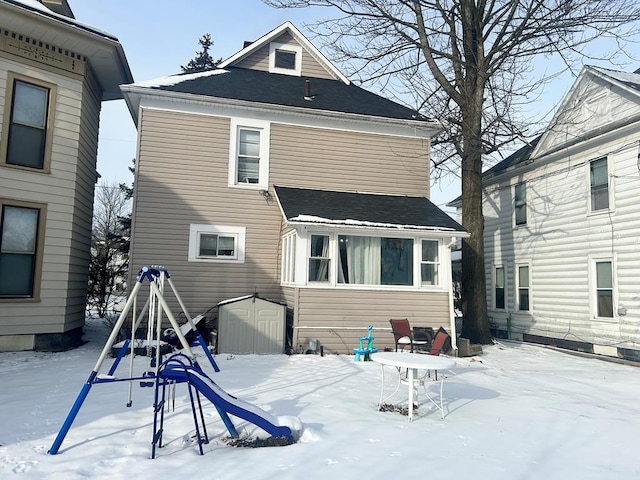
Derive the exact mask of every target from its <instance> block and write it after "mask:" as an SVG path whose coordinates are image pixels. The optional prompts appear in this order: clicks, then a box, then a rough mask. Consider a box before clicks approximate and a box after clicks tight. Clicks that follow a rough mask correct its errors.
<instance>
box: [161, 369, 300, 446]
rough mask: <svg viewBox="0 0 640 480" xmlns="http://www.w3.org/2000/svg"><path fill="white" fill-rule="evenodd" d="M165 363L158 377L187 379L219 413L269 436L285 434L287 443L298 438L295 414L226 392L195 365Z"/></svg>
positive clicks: (298, 420) (298, 424)
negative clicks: (284, 414)
mask: <svg viewBox="0 0 640 480" xmlns="http://www.w3.org/2000/svg"><path fill="white" fill-rule="evenodd" d="M168 363H169V364H168V365H167V366H166V367H165V368H163V369H161V370H160V372H159V376H160V377H161V378H164V379H167V380H175V381H176V382H188V383H189V384H191V385H192V386H193V387H194V388H196V389H197V390H198V391H199V392H200V393H202V395H204V396H205V397H206V398H207V399H208V400H209V401H210V402H211V403H212V404H213V405H214V406H215V407H216V408H217V409H218V411H219V412H225V413H228V414H231V415H233V416H235V417H238V418H242V419H243V420H246V421H247V422H249V423H252V424H254V425H256V426H258V427H260V428H261V429H262V430H264V431H265V432H267V433H268V434H270V435H271V436H272V437H276V438H277V437H286V438H287V439H288V440H289V441H290V442H295V441H296V440H297V439H298V437H299V435H300V429H301V426H302V424H301V422H300V419H298V418H297V417H276V416H274V415H271V414H270V413H268V412H265V411H264V410H262V409H261V408H259V407H257V406H255V405H252V404H251V403H248V402H245V401H243V400H240V399H238V398H236V397H234V396H232V395H229V394H228V393H227V392H225V391H224V390H223V389H222V388H220V387H219V386H218V385H217V384H216V383H215V382H214V381H213V380H211V378H209V377H208V376H207V375H206V374H205V373H204V372H203V371H202V370H200V368H199V367H198V366H186V365H179V364H178V365H176V364H171V362H168ZM223 420H224V418H223ZM225 423H226V422H225ZM284 423H291V424H292V427H293V428H291V427H290V426H288V425H284ZM227 428H228V426H227Z"/></svg>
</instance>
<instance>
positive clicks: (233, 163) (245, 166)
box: [229, 119, 271, 190]
mask: <svg viewBox="0 0 640 480" xmlns="http://www.w3.org/2000/svg"><path fill="white" fill-rule="evenodd" d="M270 134H271V132H270V124H269V122H263V121H256V120H242V119H232V120H231V145H230V147H229V186H238V187H248V188H258V189H261V190H266V189H267V188H268V187H269V137H270Z"/></svg>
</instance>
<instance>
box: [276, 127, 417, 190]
mask: <svg viewBox="0 0 640 480" xmlns="http://www.w3.org/2000/svg"><path fill="white" fill-rule="evenodd" d="M300 172H304V175H300ZM271 180H272V181H271V183H272V184H275V185H283V186H295V187H300V188H321V189H333V190H345V191H354V190H357V191H360V192H369V193H383V194H404V195H424V196H428V194H429V140H428V139H422V138H407V137H392V136H389V135H375V134H367V133H359V132H345V131H340V130H329V129H319V128H308V127H298V126H293V125H281V124H272V126H271Z"/></svg>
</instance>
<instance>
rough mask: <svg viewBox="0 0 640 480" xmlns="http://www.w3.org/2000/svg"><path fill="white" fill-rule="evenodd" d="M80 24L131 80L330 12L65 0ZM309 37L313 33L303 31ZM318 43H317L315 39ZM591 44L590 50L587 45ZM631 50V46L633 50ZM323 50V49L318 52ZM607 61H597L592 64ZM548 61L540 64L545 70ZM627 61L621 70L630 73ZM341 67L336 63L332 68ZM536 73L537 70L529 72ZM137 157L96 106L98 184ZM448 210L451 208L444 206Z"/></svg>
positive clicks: (123, 112)
mask: <svg viewBox="0 0 640 480" xmlns="http://www.w3.org/2000/svg"><path fill="white" fill-rule="evenodd" d="M69 2H70V4H71V8H72V9H73V12H74V14H75V16H76V19H77V20H78V21H81V22H83V23H87V24H90V25H93V26H95V27H97V28H99V29H101V30H105V31H107V32H109V33H111V34H113V35H115V36H116V37H118V38H119V39H120V42H121V43H122V45H123V47H124V51H125V54H126V56H127V59H128V61H129V66H130V67H131V71H132V73H133V77H134V80H135V81H136V82H140V81H145V80H151V79H153V78H157V77H162V76H166V75H170V74H173V73H178V72H180V65H184V64H185V63H187V62H188V61H189V60H190V59H191V58H193V57H194V56H195V53H196V51H197V50H199V49H200V46H199V45H198V39H199V38H200V37H201V36H202V35H203V34H205V33H210V34H211V37H212V39H213V41H214V47H213V49H212V51H211V54H212V56H213V57H214V58H220V57H222V58H227V57H228V56H230V55H232V54H234V53H236V52H237V51H238V50H240V49H241V48H242V46H243V42H244V41H245V40H255V39H257V38H259V37H260V36H262V35H264V34H265V33H267V32H269V31H270V30H272V29H273V28H275V27H277V26H278V25H280V24H282V23H283V22H285V21H287V20H290V21H291V22H293V23H294V24H295V25H296V26H297V27H298V28H299V29H300V30H301V31H302V33H303V34H305V35H308V36H309V31H308V30H307V29H306V28H305V25H304V24H305V22H307V23H309V22H313V21H315V20H319V19H322V18H326V17H328V16H330V13H331V12H330V11H329V10H327V9H322V8H305V9H287V10H282V9H274V8H271V7H268V6H266V5H265V4H264V3H263V2H262V1H261V0H182V1H179V2H178V1H175V0H173V1H171V0H69ZM309 39H310V40H311V41H312V42H313V38H311V37H310V36H309ZM316 46H319V45H318V44H317V43H316ZM593 48H596V47H593ZM634 50H635V48H634ZM323 53H325V54H328V52H323ZM591 63H592V64H599V65H601V66H605V67H606V66H609V67H610V68H616V67H611V66H610V65H607V64H606V63H603V62H591ZM547 66H548V62H547V61H544V62H540V68H546V67H547ZM638 66H640V64H638V63H633V62H631V63H629V66H627V67H624V66H623V67H618V68H620V69H623V70H625V69H626V70H629V71H632V70H635V69H636V68H638ZM337 67H338V68H341V66H340V65H337ZM534 73H535V74H538V72H537V71H536V72H534ZM572 81H573V78H572V76H571V75H570V74H569V73H565V74H563V75H561V76H559V77H558V78H557V79H555V80H554V82H553V83H552V84H549V85H547V87H546V88H545V90H544V92H543V94H542V96H541V97H540V98H538V99H537V100H536V101H535V103H534V104H533V105H532V107H533V108H537V109H539V110H540V111H541V112H540V111H538V112H536V113H546V112H547V111H549V110H550V109H551V108H552V107H553V105H555V104H556V103H557V102H559V101H560V100H561V99H562V97H563V95H564V94H565V93H566V91H567V89H568V88H569V87H570V86H571V83H572ZM135 154H136V130H135V126H134V124H133V121H132V120H131V116H130V115H129V112H128V110H127V108H126V105H125V103H124V101H123V100H118V101H110V102H105V103H103V105H102V115H101V124H100V142H99V147H98V171H99V172H100V174H101V176H102V181H106V182H126V183H131V181H132V179H133V177H132V176H131V174H130V173H129V171H128V170H127V168H128V167H129V166H130V165H131V160H132V159H133V158H134V157H135ZM459 194H460V184H459V182H458V181H456V180H453V179H451V178H447V179H444V180H443V181H442V182H440V184H438V185H432V190H431V199H432V201H433V202H434V203H436V204H437V205H439V206H441V207H443V206H444V204H445V203H446V202H448V201H450V200H453V199H454V198H456V197H457V196H458V195H459ZM447 211H451V210H450V209H447Z"/></svg>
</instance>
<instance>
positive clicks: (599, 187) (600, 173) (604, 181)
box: [589, 157, 609, 212]
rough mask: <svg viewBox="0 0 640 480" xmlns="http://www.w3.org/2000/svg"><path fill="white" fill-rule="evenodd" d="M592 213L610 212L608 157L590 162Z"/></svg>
mask: <svg viewBox="0 0 640 480" xmlns="http://www.w3.org/2000/svg"><path fill="white" fill-rule="evenodd" d="M589 182H590V185H591V211H592V212H597V211H599V210H609V173H608V167H607V157H603V158H599V159H597V160H592V161H591V162H589Z"/></svg>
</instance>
